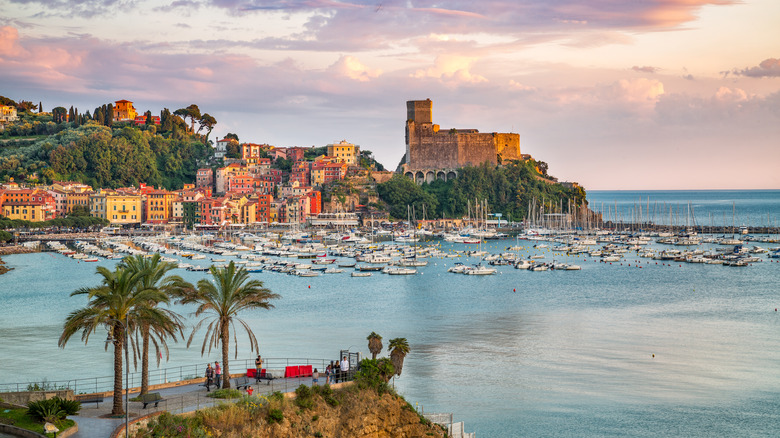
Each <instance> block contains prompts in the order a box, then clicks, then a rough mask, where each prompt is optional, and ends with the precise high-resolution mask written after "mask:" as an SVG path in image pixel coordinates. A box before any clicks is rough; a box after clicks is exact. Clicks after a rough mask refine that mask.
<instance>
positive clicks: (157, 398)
mask: <svg viewBox="0 0 780 438" xmlns="http://www.w3.org/2000/svg"><path fill="white" fill-rule="evenodd" d="M161 401H165V399H164V398H162V396H161V395H160V393H159V392H150V393H148V394H144V395H142V396H141V403H143V404H144V407H143V409H146V405H148V404H151V403H154V407H155V408H156V407H157V404H158V403H160V402H161Z"/></svg>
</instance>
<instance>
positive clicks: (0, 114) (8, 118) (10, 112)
mask: <svg viewBox="0 0 780 438" xmlns="http://www.w3.org/2000/svg"><path fill="white" fill-rule="evenodd" d="M17 119H18V117H17V116H16V107H13V106H10V105H0V122H14V121H16V120H17Z"/></svg>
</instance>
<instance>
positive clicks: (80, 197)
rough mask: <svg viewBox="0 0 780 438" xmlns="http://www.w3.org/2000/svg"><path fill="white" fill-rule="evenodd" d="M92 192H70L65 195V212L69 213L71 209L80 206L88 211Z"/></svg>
mask: <svg viewBox="0 0 780 438" xmlns="http://www.w3.org/2000/svg"><path fill="white" fill-rule="evenodd" d="M93 193H94V192H93V191H92V190H84V191H71V192H68V193H67V194H66V195H65V204H66V211H67V212H68V213H71V212H72V211H73V207H76V206H81V207H84V208H87V209H90V202H89V197H90V195H92V194H93Z"/></svg>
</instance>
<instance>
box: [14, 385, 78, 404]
mask: <svg viewBox="0 0 780 438" xmlns="http://www.w3.org/2000/svg"><path fill="white" fill-rule="evenodd" d="M54 397H59V398H63V399H66V400H73V399H74V398H73V390H70V389H63V390H56V391H19V392H2V393H0V398H1V399H3V401H5V402H7V403H12V404H15V405H19V406H27V403H29V402H31V401H40V400H48V399H50V398H54Z"/></svg>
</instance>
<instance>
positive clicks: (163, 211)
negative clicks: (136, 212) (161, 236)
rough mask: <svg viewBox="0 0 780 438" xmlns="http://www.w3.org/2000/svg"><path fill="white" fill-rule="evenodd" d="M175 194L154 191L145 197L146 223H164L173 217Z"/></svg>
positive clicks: (165, 191)
mask: <svg viewBox="0 0 780 438" xmlns="http://www.w3.org/2000/svg"><path fill="white" fill-rule="evenodd" d="M174 199H176V193H174V192H169V191H167V190H154V191H151V192H149V193H148V194H147V195H146V222H150V223H165V222H168V220H170V218H171V216H172V215H173V201H174Z"/></svg>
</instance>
